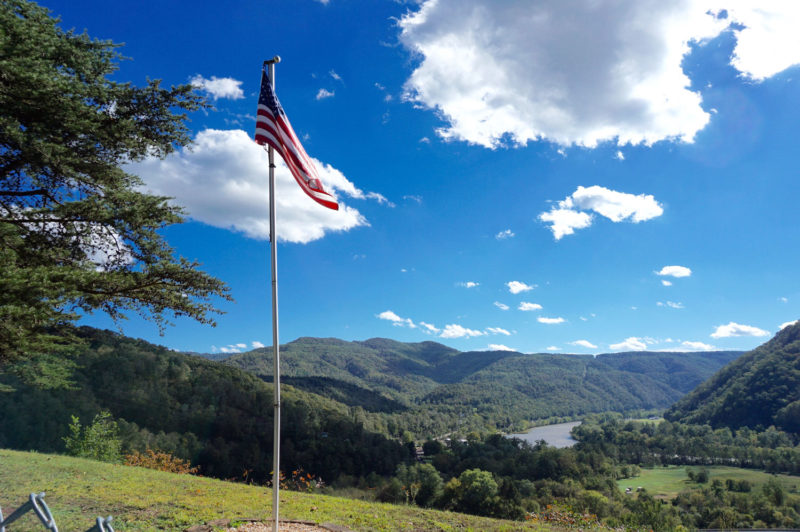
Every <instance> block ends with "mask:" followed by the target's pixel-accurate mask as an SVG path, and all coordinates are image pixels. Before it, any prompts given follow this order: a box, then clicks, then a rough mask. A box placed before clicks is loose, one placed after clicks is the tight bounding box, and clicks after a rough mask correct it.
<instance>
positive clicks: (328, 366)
mask: <svg viewBox="0 0 800 532" xmlns="http://www.w3.org/2000/svg"><path fill="white" fill-rule="evenodd" d="M739 354H740V353H739V352H732V351H719V352H711V353H647V352H639V353H618V354H604V355H599V356H597V357H592V356H588V355H586V356H580V355H571V356H565V355H554V354H531V355H524V354H520V353H514V352H508V351H485V352H465V353H462V352H459V351H456V350H454V349H451V348H449V347H446V346H444V345H441V344H438V343H435V342H421V343H401V342H396V341H393V340H386V339H380V338H373V339H371V340H367V341H364V342H346V341H343V340H337V339H333V338H325V339H320V338H300V339H298V340H296V341H294V342H290V343H288V344H285V345H284V346H281V372H282V378H284V379H285V380H286V382H289V383H291V384H292V385H294V386H297V387H298V388H302V389H304V390H306V391H310V392H314V393H318V394H321V395H324V396H326V397H329V398H331V399H335V400H337V401H339V402H343V403H345V404H347V405H348V406H350V407H360V408H362V409H363V410H364V411H365V412H366V413H367V414H365V418H366V419H370V416H369V414H368V413H382V414H391V416H388V417H387V416H385V415H384V416H383V417H382V418H381V419H382V421H381V422H377V421H376V422H374V424H375V426H378V425H381V426H383V424H385V425H386V426H396V427H398V428H402V429H407V430H410V431H412V432H413V433H416V434H418V435H423V436H424V435H436V434H442V433H445V432H449V431H452V430H462V431H463V430H473V429H487V428H489V429H492V428H495V429H501V430H513V429H519V428H523V427H524V426H525V424H527V423H528V422H530V421H531V420H533V419H542V418H548V417H553V416H577V415H583V414H586V413H590V412H602V411H607V410H616V411H628V410H635V409H652V408H666V407H667V406H669V405H671V404H672V403H674V402H675V401H676V400H678V399H679V398H680V397H681V396H683V395H684V394H685V393H686V392H688V391H689V390H691V389H692V388H693V387H694V386H696V385H697V384H699V383H701V382H702V381H704V380H705V379H706V378H708V377H710V376H711V375H712V374H713V373H714V372H715V371H717V370H718V369H719V368H720V367H722V366H723V365H725V364H726V363H728V362H730V361H731V360H733V359H734V358H736V357H737V356H739ZM224 363H225V364H228V365H231V366H234V367H237V368H240V369H243V370H246V371H249V372H252V373H255V374H257V375H259V376H261V377H263V378H264V379H266V380H271V379H272V349H271V348H263V349H257V350H254V351H250V352H247V353H241V354H235V355H232V356H230V357H228V358H226V359H225V360H224ZM373 417H374V416H373ZM387 419H389V420H390V421H387ZM389 432H392V431H391V430H389Z"/></svg>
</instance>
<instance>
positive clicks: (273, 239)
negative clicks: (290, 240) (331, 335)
mask: <svg viewBox="0 0 800 532" xmlns="http://www.w3.org/2000/svg"><path fill="white" fill-rule="evenodd" d="M280 61H281V58H280V57H279V56H277V55H276V56H275V57H273V58H272V59H270V60H268V61H265V63H267V65H269V69H268V71H267V75H268V76H269V81H270V83H272V88H273V90H275V64H276V63H280ZM267 153H268V154H269V248H270V258H271V263H272V375H273V380H272V382H273V389H274V402H275V414H274V416H273V420H272V424H273V435H272V440H273V443H272V530H273V532H278V504H279V501H278V495H279V491H280V485H281V479H280V476H281V473H280V471H281V469H280V465H281V460H280V450H281V364H280V348H279V344H278V237H277V235H276V233H275V153H274V150H273V149H272V146H270V147H269V150H267Z"/></svg>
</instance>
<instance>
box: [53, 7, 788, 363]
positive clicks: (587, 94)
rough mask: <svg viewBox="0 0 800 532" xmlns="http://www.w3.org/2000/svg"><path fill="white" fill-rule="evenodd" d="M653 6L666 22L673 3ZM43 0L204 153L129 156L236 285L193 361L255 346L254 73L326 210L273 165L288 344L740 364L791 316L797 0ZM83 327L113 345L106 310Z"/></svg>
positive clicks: (187, 236)
mask: <svg viewBox="0 0 800 532" xmlns="http://www.w3.org/2000/svg"><path fill="white" fill-rule="evenodd" d="M664 4H669V5H664ZM748 4H751V3H748V2H743V1H730V2H726V1H723V0H708V1H705V0H704V1H696V2H689V1H685V2H669V3H665V2H660V1H655V0H652V1H649V0H648V1H639V0H637V1H633V0H632V1H630V2H614V3H612V2H607V3H604V2H589V1H588V0H587V1H577V2H569V3H564V2H560V1H557V0H542V1H538V2H490V1H489V0H439V1H438V2H432V1H423V2H394V1H388V0H387V1H376V0H329V1H327V2H320V1H314V0H293V1H272V2H263V1H261V2H255V1H239V2H229V3H220V2H207V1H198V2H193V3H192V4H191V7H190V8H189V5H190V4H186V3H178V2H134V1H125V0H118V1H114V2H108V1H93V0H82V1H80V2H74V1H56V0H48V1H44V2H43V5H45V6H46V7H48V8H50V9H51V10H52V11H53V13H54V14H56V15H59V16H60V17H61V18H62V27H64V28H75V29H77V30H78V31H82V30H84V29H86V30H87V31H88V33H89V34H90V35H92V36H93V37H98V38H104V39H110V40H113V41H115V42H118V43H124V44H125V46H124V47H123V48H122V50H121V52H122V54H123V55H125V56H127V57H129V58H130V60H127V61H124V62H122V63H121V65H120V70H119V71H118V73H117V74H116V78H117V79H119V80H126V81H131V82H133V83H137V84H141V83H144V81H145V79H146V78H147V77H150V78H159V79H162V80H163V81H164V83H167V84H178V83H189V82H192V83H194V84H195V85H196V86H197V87H198V90H199V91H201V92H203V93H204V94H206V95H207V96H208V97H209V99H210V102H211V103H212V104H213V106H214V108H213V109H212V110H208V111H206V112H198V113H194V114H193V115H192V116H191V122H190V127H191V128H192V131H193V134H194V136H195V147H194V149H193V150H192V151H191V152H190V151H181V152H180V153H177V154H175V155H173V156H171V157H170V158H169V159H167V160H166V161H158V160H152V161H143V162H141V163H138V164H136V165H132V166H131V167H129V170H130V171H131V172H134V173H137V174H138V175H140V176H141V177H142V178H143V179H144V181H145V183H146V184H147V187H148V188H149V189H150V190H152V191H153V192H156V193H160V194H164V195H169V196H172V197H174V198H175V199H174V201H175V202H177V203H179V204H181V205H183V206H185V208H186V209H187V211H188V214H189V216H190V221H188V222H187V223H185V224H183V225H180V226H176V227H172V228H169V229H167V230H166V232H165V234H166V236H167V238H168V240H169V242H170V243H171V244H172V245H173V246H174V247H175V249H176V250H177V252H178V253H180V254H182V255H184V256H186V257H188V258H191V259H197V260H199V261H200V262H202V263H203V268H204V269H205V270H206V271H208V272H210V273H212V274H213V275H215V276H218V277H219V278H221V279H223V280H224V281H225V282H227V283H228V284H229V285H230V287H231V291H232V296H233V297H234V298H235V303H227V302H219V304H220V308H221V309H222V310H224V312H225V314H223V315H221V316H219V317H218V320H217V321H218V326H217V327H216V328H211V327H207V326H201V325H199V324H196V323H194V322H190V321H187V320H177V321H176V323H175V326H174V327H171V328H169V329H168V330H167V331H166V333H165V335H164V336H159V335H158V331H157V329H156V327H155V326H154V325H153V324H151V323H148V322H145V321H141V320H139V319H138V318H135V317H132V318H131V320H129V321H127V322H125V323H123V330H124V332H125V333H126V334H129V335H132V336H137V337H142V338H145V339H147V340H150V341H153V342H156V343H160V344H163V345H166V346H168V347H171V348H175V349H180V350H191V351H203V352H210V351H223V350H224V351H232V350H246V349H250V348H252V347H253V346H258V345H260V344H269V343H271V334H272V333H271V322H270V311H269V309H270V300H269V271H268V264H269V263H268V254H269V247H268V244H267V241H266V239H265V236H266V223H267V219H268V212H267V211H268V206H267V193H266V186H267V176H268V170H267V166H266V163H265V155H264V153H263V150H260V148H258V147H257V146H255V144H254V143H253V142H252V135H253V130H254V115H255V109H256V94H257V91H258V84H259V77H260V68H261V63H262V61H263V60H264V59H267V58H269V57H272V56H273V55H275V54H278V55H280V56H281V57H282V59H283V60H282V62H281V63H280V64H279V65H278V66H277V73H276V88H277V94H278V97H279V98H280V100H281V102H282V104H283V106H284V108H285V110H286V112H287V114H288V116H289V118H290V120H291V121H292V124H293V125H294V128H295V130H296V131H297V132H298V134H299V135H300V136H301V137H302V138H303V142H304V145H305V148H306V151H308V153H309V154H310V155H311V156H312V157H313V158H315V159H316V160H317V161H318V163H319V168H320V171H321V175H322V178H323V182H324V183H325V186H326V188H327V189H330V190H331V191H332V192H333V193H334V194H335V195H336V196H337V197H338V198H339V201H340V203H341V205H342V206H343V208H342V210H340V211H338V212H336V213H334V212H332V211H328V210H326V209H324V208H323V207H320V206H319V205H317V204H316V203H314V202H313V201H311V200H310V199H309V198H307V197H305V196H303V194H302V192H301V191H300V189H299V187H297V185H296V184H294V183H293V181H291V178H290V177H289V176H288V172H287V171H286V170H285V169H284V168H279V170H278V192H277V194H276V199H277V201H278V205H279V211H278V221H279V234H280V236H281V238H282V241H281V242H280V245H279V254H278V257H279V280H280V324H281V330H280V335H281V341H282V342H287V341H291V340H294V339H295V338H298V337H301V336H316V337H338V338H343V339H347V340H363V339H367V338H371V337H376V336H378V337H389V338H394V339H397V340H401V341H411V342H415V341H424V340H435V341H439V342H442V343H445V344H447V345H450V346H453V347H455V348H457V349H460V350H484V349H489V348H497V349H503V348H510V349H514V350H518V351H521V352H545V351H552V352H565V353H599V352H609V351H620V350H631V349H647V350H651V351H657V350H707V349H712V348H713V349H749V348H752V347H754V346H756V345H758V344H760V343H762V342H764V341H765V340H766V339H768V338H769V336H771V335H772V334H774V333H775V332H776V331H777V330H778V329H779V328H780V327H781V325H783V324H785V323H787V322H790V321H793V320H795V319H797V318H798V317H800V286H799V284H798V275H797V272H798V271H800V268H798V266H800V264H798V262H800V242H798V240H799V238H798V218H797V203H798V199H797V198H798V191H800V186H798V177H799V176H798V173H800V172H799V171H798V167H799V166H798V163H797V157H798V153H800V150H798V147H797V144H798V138H799V137H798V132H799V131H798V130H800V105H798V104H800V101H799V100H800V70H798V67H797V66H795V65H797V64H798V63H800V37H798V32H797V31H796V28H797V27H798V24H800V9H798V7H797V6H796V4H795V3H794V2H779V1H773V2H764V3H759V6H760V7H761V9H759V10H756V9H754V8H751V7H749V6H748ZM84 322H85V323H88V324H92V325H97V326H101V327H110V328H113V324H112V323H111V322H110V321H109V320H108V319H107V318H105V317H103V316H101V315H97V316H93V317H89V318H86V319H85V320H84Z"/></svg>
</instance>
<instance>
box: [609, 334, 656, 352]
mask: <svg viewBox="0 0 800 532" xmlns="http://www.w3.org/2000/svg"><path fill="white" fill-rule="evenodd" d="M609 347H610V348H611V349H613V350H614V351H620V350H625V351H646V350H647V344H646V343H645V342H643V341H642V339H641V338H637V337H636V336H631V337H629V338H626V339H625V340H623V341H622V342H620V343H618V344H611V345H610V346H609Z"/></svg>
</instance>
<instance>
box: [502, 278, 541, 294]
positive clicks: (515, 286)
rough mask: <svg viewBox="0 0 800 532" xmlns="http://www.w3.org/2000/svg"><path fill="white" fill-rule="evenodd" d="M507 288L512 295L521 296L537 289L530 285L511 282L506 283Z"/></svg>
mask: <svg viewBox="0 0 800 532" xmlns="http://www.w3.org/2000/svg"><path fill="white" fill-rule="evenodd" d="M506 286H507V287H508V291H509V292H511V293H512V294H519V293H521V292H528V291H530V290H533V289H534V288H536V285H533V286H531V285H529V284H525V283H523V282H520V281H509V282H507V283H506Z"/></svg>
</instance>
